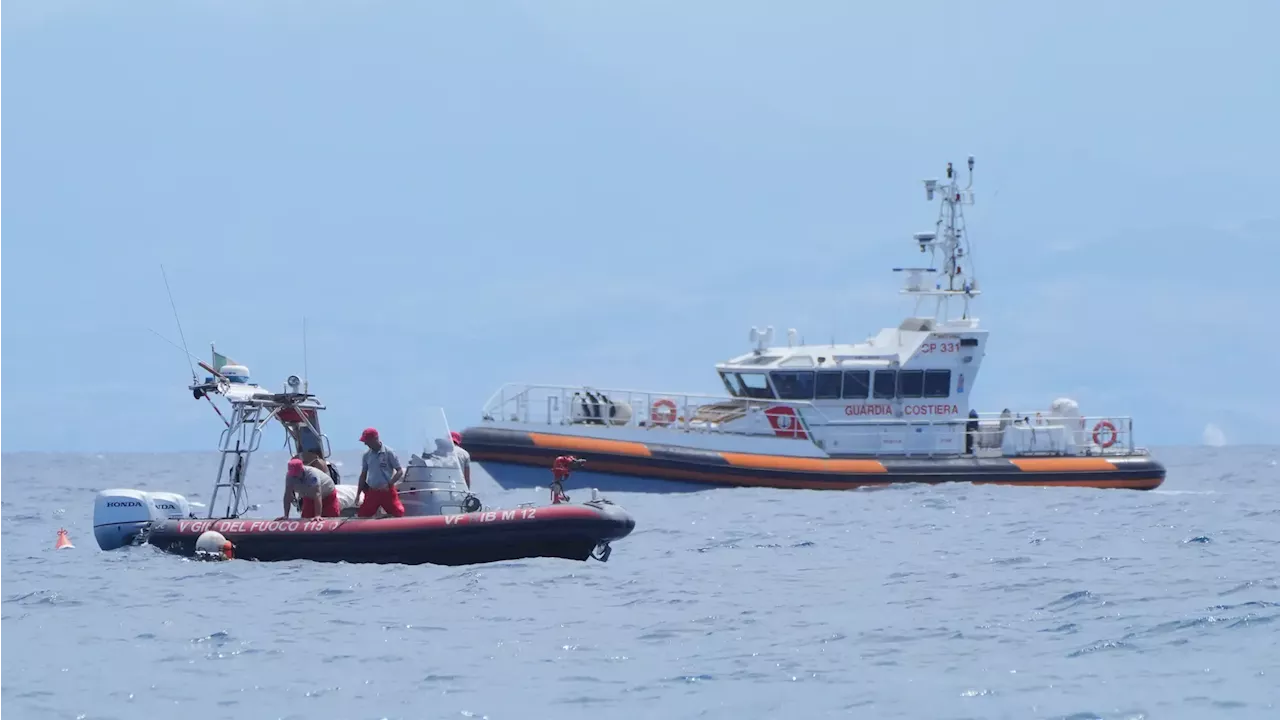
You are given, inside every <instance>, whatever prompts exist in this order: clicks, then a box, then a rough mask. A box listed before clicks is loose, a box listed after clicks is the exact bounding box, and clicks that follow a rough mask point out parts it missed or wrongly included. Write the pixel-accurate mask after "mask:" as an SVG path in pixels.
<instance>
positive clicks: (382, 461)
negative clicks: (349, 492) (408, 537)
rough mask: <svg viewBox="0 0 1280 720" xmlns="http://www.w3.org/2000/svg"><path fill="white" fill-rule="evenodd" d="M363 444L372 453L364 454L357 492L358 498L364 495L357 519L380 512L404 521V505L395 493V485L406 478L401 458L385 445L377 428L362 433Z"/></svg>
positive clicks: (398, 494) (397, 493)
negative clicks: (379, 509) (380, 510)
mask: <svg viewBox="0 0 1280 720" xmlns="http://www.w3.org/2000/svg"><path fill="white" fill-rule="evenodd" d="M360 442H362V443H364V444H365V446H366V447H368V448H369V449H368V450H366V451H365V453H364V459H363V461H362V464H363V468H362V469H361V470H360V484H359V485H358V486H357V488H356V496H357V497H359V496H360V494H361V493H364V500H363V501H362V502H361V503H360V509H359V510H357V511H356V517H362V518H367V517H373V514H374V513H375V512H377V511H378V508H382V509H383V510H385V511H386V512H387V514H388V515H391V516H392V517H404V503H402V502H400V493H399V492H397V491H396V483H398V482H400V480H401V479H402V478H404V468H402V467H401V466H400V458H399V456H397V455H396V451H395V450H392V449H391V448H389V447H387V446H386V445H384V444H382V440H381V439H380V438H379V437H378V431H377V430H375V429H374V428H365V431H364V432H362V433H360Z"/></svg>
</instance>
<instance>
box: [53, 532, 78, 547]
mask: <svg viewBox="0 0 1280 720" xmlns="http://www.w3.org/2000/svg"><path fill="white" fill-rule="evenodd" d="M74 547H75V545H72V544H71V538H69V537H67V529H66V528H61V529H60V530H58V544H57V545H55V546H54V548H53V549H54V550H66V549H67V548H74Z"/></svg>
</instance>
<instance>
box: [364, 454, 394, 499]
mask: <svg viewBox="0 0 1280 720" xmlns="http://www.w3.org/2000/svg"><path fill="white" fill-rule="evenodd" d="M363 462H364V472H365V476H364V481H365V483H367V484H368V485H369V487H371V488H373V489H374V490H385V489H386V488H387V487H388V486H389V485H390V484H391V476H392V474H394V473H395V471H396V470H399V469H400V458H399V457H398V456H397V455H396V451H395V450H392V449H391V448H390V447H387V445H386V443H383V445H382V447H381V448H380V449H379V450H378V451H377V452H375V451H373V450H365V452H364V460H363Z"/></svg>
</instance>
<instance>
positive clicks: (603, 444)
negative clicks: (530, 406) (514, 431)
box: [529, 433, 652, 457]
mask: <svg viewBox="0 0 1280 720" xmlns="http://www.w3.org/2000/svg"><path fill="white" fill-rule="evenodd" d="M529 438H530V439H531V440H533V444H534V445H536V446H538V447H543V448H555V449H557V450H578V451H580V452H596V453H613V454H615V455H631V456H633V457H650V456H651V455H652V453H651V452H649V446H647V445H645V444H644V443H637V442H625V441H622V440H600V439H597V438H588V437H574V436H572V435H547V434H544V433H529Z"/></svg>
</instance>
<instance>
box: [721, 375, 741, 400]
mask: <svg viewBox="0 0 1280 720" xmlns="http://www.w3.org/2000/svg"><path fill="white" fill-rule="evenodd" d="M720 380H721V381H722V382H724V387H725V389H726V390H728V391H729V394H730V395H732V396H733V397H741V396H742V386H740V385H739V384H738V377H737V376H736V375H734V374H733V373H727V372H722V373H720Z"/></svg>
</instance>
